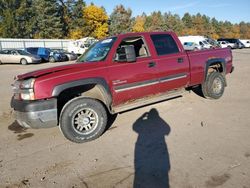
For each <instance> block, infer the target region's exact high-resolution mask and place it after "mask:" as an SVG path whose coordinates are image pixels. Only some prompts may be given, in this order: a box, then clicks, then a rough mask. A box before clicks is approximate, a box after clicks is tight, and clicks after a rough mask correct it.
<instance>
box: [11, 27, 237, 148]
mask: <svg viewBox="0 0 250 188" xmlns="http://www.w3.org/2000/svg"><path fill="white" fill-rule="evenodd" d="M232 71H233V66H232V53H231V50H230V49H229V48H225V49H210V50H201V51H188V52H186V51H185V50H184V49H183V46H182V44H181V43H180V41H179V39H178V37H177V36H176V34H175V33H173V32H145V33H127V34H121V35H117V36H113V37H109V38H107V39H104V40H101V41H99V42H97V43H96V44H94V45H92V46H91V47H90V48H89V49H88V51H87V52H86V53H85V54H83V55H82V56H81V57H80V58H79V59H78V60H77V62H76V63H74V64H72V65H64V66H58V67H54V68H48V69H43V70H37V71H34V72H29V73H26V74H22V75H18V76H16V80H15V82H14V84H13V86H12V87H13V91H14V95H13V97H12V100H11V106H12V108H14V111H15V114H16V119H17V121H18V123H19V124H20V125H21V126H23V127H27V128H44V127H53V126H59V127H60V129H61V131H62V133H63V134H64V136H65V137H66V138H67V139H69V140H71V141H73V142H77V143H82V142H85V141H89V140H93V139H96V138H97V137H99V136H100V135H101V134H102V133H103V132H104V131H105V129H106V127H107V124H108V123H107V122H108V120H109V118H110V117H112V115H114V114H117V113H119V112H122V111H126V110H129V109H133V108H136V107H139V106H143V105H146V104H150V103H154V102H157V101H163V100H166V99H169V98H173V97H175V96H178V95H180V94H181V93H182V92H183V91H184V90H186V89H192V88H194V87H200V88H201V91H202V93H203V95H204V96H205V97H206V98H211V99H218V98H220V97H221V96H222V95H223V92H224V88H225V86H226V74H228V73H231V72H232Z"/></svg>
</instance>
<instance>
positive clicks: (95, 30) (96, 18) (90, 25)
mask: <svg viewBox="0 0 250 188" xmlns="http://www.w3.org/2000/svg"><path fill="white" fill-rule="evenodd" d="M83 19H84V20H85V24H86V26H85V28H84V31H85V32H86V36H92V37H95V38H97V39H101V38H104V37H106V36H107V35H108V15H107V14H106V12H105V11H104V9H103V8H102V7H98V6H95V5H93V4H92V5H89V6H87V7H86V8H85V9H84V10H83Z"/></svg>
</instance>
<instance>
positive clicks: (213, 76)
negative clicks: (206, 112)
mask: <svg viewBox="0 0 250 188" xmlns="http://www.w3.org/2000/svg"><path fill="white" fill-rule="evenodd" d="M225 85H226V80H225V77H224V76H223V75H222V74H221V73H219V72H212V73H210V74H209V75H208V76H207V78H206V81H205V82H204V83H203V84H202V85H201V88H202V93H203V95H204V96H205V97H206V98H211V99H219V98H220V97H221V96H222V95H223V93H224V90H225Z"/></svg>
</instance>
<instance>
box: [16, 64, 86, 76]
mask: <svg viewBox="0 0 250 188" xmlns="http://www.w3.org/2000/svg"><path fill="white" fill-rule="evenodd" d="M82 66H83V63H76V64H73V65H62V66H57V67H51V68H46V69H40V70H36V71H32V72H28V73H25V74H20V75H17V76H16V79H18V80H25V79H29V78H38V77H41V76H44V75H47V74H51V73H55V72H61V71H65V70H70V69H76V68H78V67H82Z"/></svg>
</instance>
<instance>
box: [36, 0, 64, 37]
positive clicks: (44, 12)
mask: <svg viewBox="0 0 250 188" xmlns="http://www.w3.org/2000/svg"><path fill="white" fill-rule="evenodd" d="M34 8H35V10H36V34H35V38H62V37H63V23H62V20H61V16H60V6H59V3H58V1H57V0H43V1H39V0H34Z"/></svg>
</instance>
